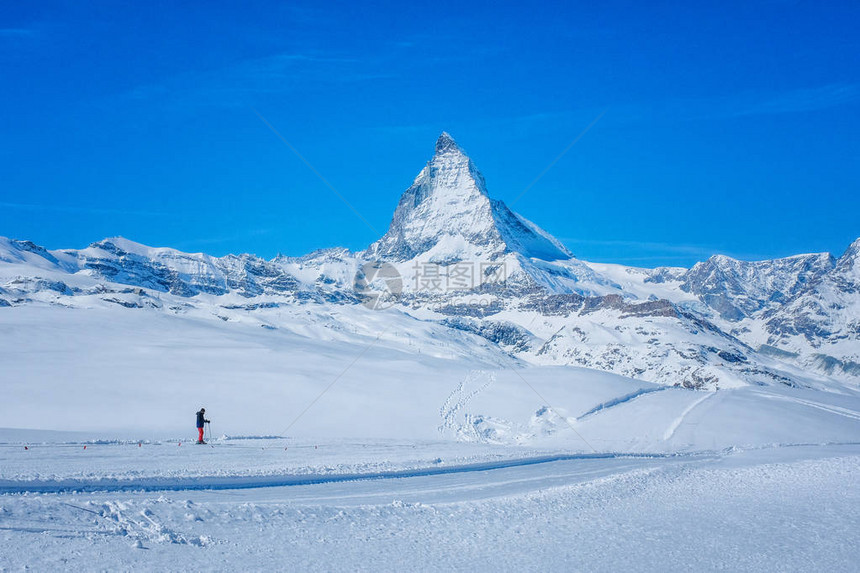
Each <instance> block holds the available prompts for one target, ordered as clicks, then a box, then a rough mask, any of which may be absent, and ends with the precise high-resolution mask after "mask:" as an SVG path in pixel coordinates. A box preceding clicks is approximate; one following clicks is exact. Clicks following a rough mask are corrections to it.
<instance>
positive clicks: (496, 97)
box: [0, 1, 860, 266]
mask: <svg viewBox="0 0 860 573" xmlns="http://www.w3.org/2000/svg"><path fill="white" fill-rule="evenodd" d="M175 4H181V6H177V5H175ZM245 4H248V5H243V6H232V5H230V4H228V3H226V2H225V3H219V2H198V3H194V2H183V3H174V2H137V3H113V2H95V3H93V2H71V1H70V2H61V3H51V2H10V3H7V4H6V5H5V6H4V8H3V10H2V12H0V107H2V110H3V111H2V114H0V235H4V236H10V237H14V238H21V239H30V240H33V241H34V242H36V243H39V244H42V245H45V246H47V247H49V248H72V247H75V248H77V247H83V246H85V245H87V244H89V243H91V242H93V241H95V240H98V239H101V238H103V237H107V236H113V235H122V236H125V237H127V238H130V239H132V240H136V241H139V242H142V243H146V244H149V245H153V246H171V247H176V248H179V249H182V250H187V251H205V252H208V253H211V254H215V255H222V254H226V253H231V252H232V253H238V252H251V253H255V254H257V255H260V256H264V257H272V256H274V255H275V254H277V253H278V252H282V253H285V254H290V255H300V254H304V253H307V252H309V251H311V250H313V249H316V248H322V247H330V246H338V245H340V246H346V247H349V248H352V249H361V248H364V247H366V246H367V245H368V244H369V243H371V242H372V241H373V240H375V239H376V238H377V237H378V235H381V234H382V233H383V232H385V230H386V229H387V227H388V223H389V220H390V217H391V214H392V212H393V211H394V207H395V206H396V204H397V200H398V198H399V196H400V193H401V192H402V191H403V190H404V189H405V188H406V187H408V186H409V184H410V183H411V181H412V179H413V177H414V176H415V175H416V174H417V173H418V171H419V170H420V169H421V167H422V166H423V164H424V162H425V161H426V160H427V159H429V158H430V156H431V155H432V152H433V144H434V142H435V139H436V137H437V136H438V134H439V132H441V131H442V130H447V131H449V132H450V133H451V134H452V135H453V136H454V137H455V138H456V139H457V140H458V142H459V143H460V144H461V145H462V146H463V147H464V148H465V149H466V150H467V151H468V152H469V154H470V155H471V156H472V158H473V159H474V160H475V162H476V163H477V165H478V167H479V168H480V169H481V170H482V172H483V173H484V175H485V177H486V179H487V183H488V187H489V190H490V194H491V195H492V196H494V197H497V198H500V199H503V200H505V201H506V202H508V203H509V204H510V203H512V202H514V199H515V198H517V197H518V196H519V195H520V194H521V192H522V191H523V190H524V189H526V188H527V187H528V186H529V185H530V184H531V183H532V182H533V181H534V179H535V178H536V177H537V176H538V175H539V174H540V173H541V172H543V171H544V170H545V169H546V168H547V166H548V165H550V164H551V163H552V162H553V160H554V159H556V158H557V156H558V155H559V154H560V153H561V152H562V151H563V150H564V149H565V148H567V147H568V145H569V144H570V143H571V142H572V141H573V140H574V139H575V138H576V137H577V135H578V134H579V133H580V132H581V131H582V130H583V129H584V128H585V127H586V126H588V125H589V124H590V123H591V122H592V121H593V120H594V119H595V118H596V117H598V116H599V115H600V114H601V113H604V115H603V116H602V117H601V119H600V120H599V121H598V122H597V123H596V124H595V125H594V126H593V128H592V129H591V130H590V131H589V132H588V133H587V134H585V136H583V137H582V139H581V140H580V141H579V142H578V143H576V144H575V145H574V146H573V147H571V148H570V150H569V151H568V152H567V153H566V154H565V155H564V156H563V157H561V158H560V159H559V160H558V161H557V163H555V165H554V166H553V167H552V168H551V169H550V170H549V171H547V172H546V174H545V175H544V176H543V177H542V178H541V179H540V180H539V181H537V182H536V183H535V184H534V185H533V186H532V187H531V188H530V189H529V190H528V191H527V192H526V193H525V194H524V195H522V198H521V199H520V200H519V201H517V202H516V204H515V205H513V208H514V209H515V210H516V211H518V212H520V213H521V214H523V215H524V216H526V217H527V218H529V219H531V220H533V221H534V222H536V223H538V224H539V225H541V226H542V227H544V228H545V229H547V230H548V231H550V232H551V233H553V234H554V235H555V236H557V237H559V238H560V239H561V240H562V241H563V242H564V243H565V244H566V245H567V246H568V247H569V248H570V249H571V250H572V251H573V252H574V253H575V254H576V255H577V256H579V257H582V258H585V259H590V260H596V261H609V262H622V263H626V264H634V265H642V266H656V265H661V264H673V265H684V266H687V265H690V264H692V263H694V262H695V261H697V260H701V259H703V258H705V257H706V256H708V255H710V254H713V253H725V254H729V255H733V256H738V257H741V258H748V259H755V258H766V257H776V256H783V255H789V254H793V253H801V252H818V251H831V252H834V253H835V254H837V255H838V254H840V253H841V252H842V250H844V249H845V247H847V246H848V244H849V243H850V242H851V241H852V240H853V239H855V238H857V237H858V236H860V188H858V182H860V34H858V33H857V29H858V25H860V4H858V3H857V2H838V3H837V2H827V3H818V2H814V3H813V2H810V3H804V2H777V1H774V2H762V3H753V2H746V1H745V2H738V3H724V2H719V3H714V6H711V7H705V6H703V4H704V3H700V2H672V3H665V4H661V5H659V6H657V7H649V8H644V7H643V6H642V4H643V3H639V2H630V3H614V2H605V3H604V2H582V3H576V4H571V5H566V4H564V3H560V5H559V6H542V5H541V3H536V2H527V3H522V4H511V5H504V3H499V2H487V3H474V4H472V3H465V2H459V1H458V2H450V3H448V2H442V1H435V2H432V3H426V4H419V3H414V2H408V3H404V2H392V3H389V4H382V3H379V4H373V5H370V4H365V3H361V2H346V3H342V4H341V3H337V2H335V3H321V2H308V3H306V4H302V3H289V4H274V3H260V2H250V3H245ZM254 109H256V110H258V111H259V113H260V114H262V115H263V116H264V117H265V118H266V119H267V120H268V121H269V122H271V124H272V125H273V126H275V127H276V128H277V129H278V130H279V131H280V133H281V134H282V135H283V136H284V137H285V138H286V139H287V140H288V141H289V142H290V143H291V144H292V145H293V146H294V147H295V148H296V149H297V150H299V151H300V152H301V154H303V155H304V157H305V158H306V159H307V160H308V162H310V163H311V164H312V165H313V166H314V167H315V168H316V169H317V170H318V171H319V173H321V174H322V175H323V176H324V177H325V178H326V179H327V180H328V181H329V182H331V184H332V185H333V186H334V187H335V188H336V189H337V190H338V192H339V193H340V194H342V195H343V197H345V198H346V199H347V200H348V202H349V203H351V204H352V205H353V206H354V208H355V209H356V210H357V211H359V212H360V213H361V215H362V216H363V217H364V218H365V219H366V220H367V222H369V225H368V224H365V222H363V221H362V220H361V219H360V218H359V217H357V216H356V215H355V214H354V213H353V212H352V211H351V210H350V209H349V208H348V207H347V206H346V205H345V204H344V203H343V202H342V201H341V200H340V199H339V198H338V197H337V195H335V193H333V192H332V191H331V190H329V189H328V188H327V187H326V186H325V185H324V184H323V183H322V182H321V181H320V180H319V179H318V178H317V176H316V175H315V174H314V173H313V172H312V171H311V170H310V169H309V168H308V167H307V166H306V165H305V164H304V163H302V161H300V160H299V159H298V158H297V157H296V156H295V155H294V154H293V152H292V151H290V149H289V148H288V147H287V146H286V145H284V144H283V143H282V142H281V141H280V140H279V139H278V138H277V137H276V136H275V134H274V133H272V131H270V130H269V128H268V127H266V125H265V124H264V123H263V122H262V121H261V120H260V119H259V118H258V117H257V115H256V114H255V113H254ZM371 227H373V228H374V229H375V230H376V232H374V230H372V229H371Z"/></svg>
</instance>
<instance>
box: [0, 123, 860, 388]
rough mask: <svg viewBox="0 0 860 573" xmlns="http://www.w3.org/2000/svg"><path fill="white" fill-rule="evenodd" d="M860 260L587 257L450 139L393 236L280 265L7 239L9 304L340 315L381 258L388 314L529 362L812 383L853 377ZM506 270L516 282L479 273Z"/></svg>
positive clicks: (852, 254)
mask: <svg viewBox="0 0 860 573" xmlns="http://www.w3.org/2000/svg"><path fill="white" fill-rule="evenodd" d="M858 253H860V239H858V241H855V243H854V244H852V245H851V247H849V249H848V250H847V251H846V252H845V254H843V255H842V256H841V257H840V258H839V259H835V258H834V257H832V256H831V255H829V254H814V255H798V256H795V257H788V258H784V259H776V260H772V261H758V262H746V261H738V260H735V259H731V258H729V257H725V256H722V255H716V256H713V257H711V258H710V259H708V260H707V261H703V262H701V263H698V264H696V265H695V266H694V267H693V268H691V269H679V268H659V269H636V268H630V267H621V266H616V265H598V264H591V263H586V262H584V261H580V260H578V259H576V258H575V257H573V256H572V255H571V253H570V252H569V251H568V250H567V249H566V248H565V247H564V246H563V245H562V244H561V243H560V242H559V241H557V240H556V239H555V238H553V237H552V236H551V235H550V234H548V233H547V232H545V231H543V230H542V229H540V228H539V227H537V226H536V225H534V224H533V223H531V222H529V221H528V220H526V219H525V218H523V217H521V216H519V215H517V214H515V213H513V212H512V211H511V210H510V209H509V208H508V207H507V206H506V205H505V204H504V203H503V202H501V201H497V200H493V199H491V198H490V197H489V194H488V192H487V187H486V183H485V181H484V178H483V177H482V176H481V174H480V172H479V171H478V170H477V168H476V167H475V165H474V163H473V162H472V161H471V159H470V158H469V157H468V155H467V154H466V153H465V152H464V151H463V150H462V149H461V148H460V147H459V146H458V145H457V144H456V142H455V141H454V140H453V139H452V138H451V137H450V136H449V135H448V134H446V133H443V134H442V136H441V137H440V138H439V140H438V141H437V143H436V149H435V154H434V156H433V158H432V159H431V160H430V161H429V162H428V163H427V165H426V166H425V167H424V169H422V170H421V172H420V173H419V174H418V176H417V177H416V179H415V181H414V182H413V184H412V185H411V186H410V187H409V188H408V189H407V190H406V191H405V192H404V193H403V195H402V197H401V199H400V201H399V203H398V206H397V209H396V210H395V213H394V216H393V218H392V222H391V225H390V227H389V230H388V232H387V233H386V234H385V235H384V236H383V237H382V238H380V239H379V240H378V241H377V242H375V243H373V244H372V245H371V246H370V247H368V249H367V250H366V251H364V252H359V253H351V252H349V251H348V250H346V249H324V250H320V251H315V252H314V253H311V254H309V255H306V256H304V257H277V258H275V259H273V260H271V261H267V260H263V259H261V258H258V257H255V256H253V255H247V254H246V255H237V256H234V255H230V256H226V257H220V258H216V257H210V256H208V255H205V254H200V253H198V254H190V253H183V252H180V251H177V250H174V249H166V248H150V247H146V246H144V245H140V244H138V243H134V242H132V241H128V240H126V239H122V238H113V239H105V240H102V241H99V242H96V243H93V244H92V245H90V246H89V247H87V248H85V249H81V250H57V251H48V250H46V249H44V248H42V247H40V246H38V245H35V244H33V243H31V242H29V241H14V240H9V239H0V307H4V309H6V310H8V307H15V306H19V305H27V304H54V305H57V304H59V305H64V306H87V305H88V304H90V302H87V301H92V300H95V299H97V300H99V301H101V302H106V303H109V304H112V305H114V307H115V308H117V310H118V311H121V312H126V311H129V310H134V309H147V308H148V309H150V310H151V311H159V312H167V313H176V314H181V313H184V312H187V311H188V310H189V309H192V308H194V309H201V308H203V309H207V308H208V309H211V315H212V316H214V317H217V318H220V319H223V320H227V317H226V316H225V314H226V313H227V311H229V312H233V313H237V312H238V313H247V314H248V315H253V314H254V313H257V314H260V313H266V312H270V311H271V309H276V308H279V307H281V306H283V305H288V306H292V305H321V306H323V307H325V306H330V307H333V308H335V307H337V306H338V305H359V304H360V303H361V302H362V301H363V300H364V293H360V292H356V290H355V288H354V284H353V281H354V278H355V276H356V272H357V271H358V270H359V268H360V267H361V265H362V264H364V263H365V262H368V261H375V260H381V261H386V262H388V263H389V264H391V265H392V266H394V267H395V268H396V269H397V271H398V272H399V273H400V275H401V276H402V277H403V292H402V293H400V294H399V296H397V297H391V302H392V303H393V304H394V306H393V308H391V309H389V311H388V312H400V313H405V314H408V315H410V316H413V317H414V318H415V319H416V320H419V321H428V320H429V321H433V322H435V323H437V324H439V325H442V326H444V327H446V328H448V329H450V331H451V332H458V333H461V334H462V333H466V335H468V336H472V337H473V339H474V340H476V341H477V340H483V341H487V342H489V343H491V344H493V345H495V346H496V347H498V349H499V351H500V352H504V353H508V354H511V355H513V356H516V357H518V358H520V359H522V360H525V361H528V362H535V363H541V364H571V365H577V366H585V367H590V368H597V369H602V370H608V371H612V372H616V373H620V374H624V375H628V376H633V377H636V378H641V379H645V380H649V381H654V382H659V383H662V384H667V385H681V386H686V387H692V388H719V387H726V386H734V385H739V384H750V383H752V384H771V383H782V384H790V385H793V384H803V383H804V380H805V379H807V378H808V376H815V375H819V374H820V375H825V376H831V377H836V378H840V379H843V380H848V381H853V382H855V383H856V382H857V381H860V287H858V285H860V266H858V264H857V261H858V258H860V255H858ZM422 265H423V266H427V265H430V268H432V269H433V270H434V272H436V273H438V279H434V280H438V281H439V282H440V283H442V282H444V283H445V284H446V285H447V284H448V282H449V281H450V280H451V278H452V276H453V275H454V274H455V272H462V271H463V269H469V270H471V272H472V280H471V282H469V281H465V282H462V284H459V285H458V288H455V289H433V288H428V285H430V284H431V283H429V282H425V283H424V284H422V278H421V277H418V276H417V275H416V273H419V272H421V271H420V270H416V269H421V268H422ZM500 269H502V270H503V271H504V273H503V274H504V280H502V281H498V280H493V281H485V280H484V279H486V278H487V277H489V276H490V275H493V273H498V271H499V270H500ZM460 278H462V277H460ZM495 278H498V276H496V277H495ZM424 279H425V280H426V277H424ZM4 311H5V310H4ZM367 312H374V311H367ZM265 325H266V324H264V326H265ZM269 326H270V327H271V325H269ZM458 336H459V335H458Z"/></svg>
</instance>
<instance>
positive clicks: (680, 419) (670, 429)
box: [663, 392, 716, 441]
mask: <svg viewBox="0 0 860 573" xmlns="http://www.w3.org/2000/svg"><path fill="white" fill-rule="evenodd" d="M715 395H716V392H708V393H707V394H705V395H704V396H702V397H701V398H699V399H697V400H694V401H693V403H692V404H690V405H688V406H687V407H686V408H684V411H683V412H681V414H680V415H679V416H678V417H677V418H675V419H674V420H672V423H671V424H670V425H669V427H668V428H666V432H665V433H664V434H663V440H664V441H667V440H670V439H672V436H674V435H675V432H676V431H677V430H678V428H679V427H680V426H681V424H682V423H683V422H684V419H685V418H686V417H687V414H689V413H690V412H692V411H693V409H694V408H695V407H696V406H698V405H699V404H701V403H702V402H704V401H705V400H707V399H709V398H712V397H714V396H715Z"/></svg>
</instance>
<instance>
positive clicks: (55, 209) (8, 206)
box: [0, 202, 172, 217]
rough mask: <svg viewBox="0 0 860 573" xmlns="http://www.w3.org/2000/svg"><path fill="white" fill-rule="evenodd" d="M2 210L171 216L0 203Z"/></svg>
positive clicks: (141, 212)
mask: <svg viewBox="0 0 860 573" xmlns="http://www.w3.org/2000/svg"><path fill="white" fill-rule="evenodd" d="M0 208H2V209H17V210H20V211H51V212H59V213H77V214H80V215H147V216H153V217H167V216H172V215H171V214H170V213H160V212H156V211H138V210H134V209H105V208H102V207H74V206H71V205H36V204H31V203H5V202H3V203H0Z"/></svg>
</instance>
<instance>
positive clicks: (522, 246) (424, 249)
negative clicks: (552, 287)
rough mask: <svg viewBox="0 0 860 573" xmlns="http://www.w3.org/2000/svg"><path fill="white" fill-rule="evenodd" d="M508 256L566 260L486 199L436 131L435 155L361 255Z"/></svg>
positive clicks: (478, 180)
mask: <svg viewBox="0 0 860 573" xmlns="http://www.w3.org/2000/svg"><path fill="white" fill-rule="evenodd" d="M511 252H516V253H519V254H521V255H523V256H526V257H529V258H530V257H535V258H541V259H547V260H554V259H567V258H570V256H571V255H570V253H569V252H568V251H567V250H566V249H565V248H564V247H563V246H562V245H561V243H559V242H558V241H557V240H556V239H554V238H552V237H551V236H550V235H549V234H548V233H546V232H544V231H542V230H541V229H539V228H538V227H537V226H536V225H534V224H533V223H530V222H528V221H526V220H525V219H523V218H522V217H520V216H519V215H516V214H515V213H513V212H512V211H510V209H508V208H507V206H505V204H504V203H503V202H501V201H496V200H492V199H490V197H489V195H488V193H487V188H486V183H485V181H484V177H483V176H482V175H481V173H480V171H478V169H477V167H475V165H474V163H472V160H471V159H470V158H469V156H468V155H466V153H465V152H464V151H463V150H462V148H460V146H458V145H457V143H456V142H455V141H454V138H452V137H451V136H450V135H449V134H448V133H446V132H442V135H440V136H439V139H438V140H437V141H436V147H435V155H434V156H433V158H432V159H431V160H430V161H429V162H428V163H427V165H426V166H425V167H424V169H422V170H421V172H420V173H419V174H418V176H417V177H416V178H415V180H414V181H413V183H412V185H411V186H410V187H409V188H408V189H407V190H406V191H405V192H404V193H403V195H402V196H401V197H400V202H399V203H398V205H397V209H396V210H395V211H394V217H393V218H392V220H391V225H390V227H389V229H388V232H387V233H386V234H385V236H384V237H382V238H381V239H380V240H379V241H377V242H375V243H374V244H372V245H371V246H370V247H369V248H368V250H367V255H368V256H370V257H374V258H381V259H388V260H395V261H405V260H410V259H414V258H416V257H418V256H421V255H426V256H427V257H428V258H430V259H432V260H435V261H447V262H453V261H459V260H465V259H467V258H475V259H482V260H487V259H497V258H499V257H500V256H502V255H503V254H504V253H511Z"/></svg>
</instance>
